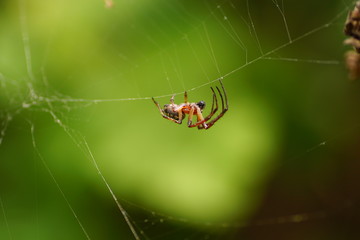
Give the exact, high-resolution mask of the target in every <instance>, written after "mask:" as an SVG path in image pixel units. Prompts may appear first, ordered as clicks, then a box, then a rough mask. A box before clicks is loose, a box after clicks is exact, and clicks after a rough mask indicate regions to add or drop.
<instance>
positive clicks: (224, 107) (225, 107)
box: [199, 79, 229, 129]
mask: <svg viewBox="0 0 360 240" xmlns="http://www.w3.org/2000/svg"><path fill="white" fill-rule="evenodd" d="M219 82H220V84H221V88H222V90H223V92H224V97H223V95H222V94H221V91H220V89H219V88H218V87H216V89H217V91H218V92H219V95H220V98H221V108H222V111H221V113H220V114H219V115H218V116H217V117H216V118H214V119H213V120H211V121H210V122H208V123H207V126H206V127H205V126H204V127H201V128H199V129H209V128H211V127H212V126H213V125H214V124H215V123H216V122H217V121H218V120H219V119H220V118H221V117H222V116H224V114H225V113H226V112H227V110H228V109H229V103H228V99H227V95H226V91H225V88H224V85H223V83H222V81H221V79H220V80H219ZM224 98H225V101H224Z"/></svg>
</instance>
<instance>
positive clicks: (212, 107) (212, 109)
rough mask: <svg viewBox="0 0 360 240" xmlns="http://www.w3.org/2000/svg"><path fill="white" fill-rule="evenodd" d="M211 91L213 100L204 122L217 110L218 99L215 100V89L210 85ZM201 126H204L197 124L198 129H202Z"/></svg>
mask: <svg viewBox="0 0 360 240" xmlns="http://www.w3.org/2000/svg"><path fill="white" fill-rule="evenodd" d="M211 91H212V92H213V102H212V106H211V111H210V114H209V115H207V116H206V117H205V119H204V122H206V121H208V120H210V118H212V116H214V114H215V113H216V112H217V110H218V100H217V97H216V94H215V91H214V89H213V88H212V87H211ZM214 103H215V109H214ZM203 128H204V125H199V126H198V129H199V130H200V129H203Z"/></svg>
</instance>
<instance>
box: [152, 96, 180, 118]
mask: <svg viewBox="0 0 360 240" xmlns="http://www.w3.org/2000/svg"><path fill="white" fill-rule="evenodd" d="M152 100H153V102H154V103H155V105H156V106H157V108H158V109H159V111H160V114H161V116H162V117H163V118H165V119H167V120H170V121H173V122H175V123H177V124H181V123H182V112H179V120H177V119H174V118H171V117H169V116H167V115H165V113H164V110H162V109H161V107H160V105H159V103H158V102H157V101H155V99H154V98H152ZM170 101H171V100H170Z"/></svg>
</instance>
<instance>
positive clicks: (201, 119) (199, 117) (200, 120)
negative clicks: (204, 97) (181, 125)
mask: <svg viewBox="0 0 360 240" xmlns="http://www.w3.org/2000/svg"><path fill="white" fill-rule="evenodd" d="M193 109H194V110H195V109H196V116H197V122H196V123H194V124H192V119H191V118H192V115H193V113H194V110H193ZM191 110H192V111H191ZM191 110H190V113H191V118H190V113H189V121H188V127H197V126H200V125H201V124H202V125H203V127H204V128H205V127H207V125H206V123H205V119H204V117H203V115H202V113H201V109H200V108H199V107H197V106H193V108H192V109H191Z"/></svg>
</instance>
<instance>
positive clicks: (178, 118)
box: [152, 79, 229, 129]
mask: <svg viewBox="0 0 360 240" xmlns="http://www.w3.org/2000/svg"><path fill="white" fill-rule="evenodd" d="M219 82H220V84H221V88H222V91H223V92H224V96H223V95H222V93H221V91H220V89H219V88H218V87H216V90H217V92H218V93H219V96H220V99H221V109H222V110H221V113H220V114H219V115H218V116H216V117H215V118H213V119H212V120H211V118H212V117H213V116H214V114H215V113H216V112H217V110H218V99H217V96H216V93H215V91H214V88H213V87H210V89H211V91H212V92H213V102H212V106H211V111H210V113H209V115H208V116H206V117H204V116H203V115H202V112H203V110H204V108H205V106H206V104H205V102H204V101H199V102H197V103H190V102H189V101H188V96H187V92H186V91H185V93H184V103H181V104H175V102H174V97H175V95H173V96H172V97H171V98H170V104H165V105H164V108H163V109H162V108H161V107H160V105H159V103H158V102H156V101H155V99H154V98H152V100H153V101H154V103H155V105H156V106H157V107H158V109H159V111H160V114H161V116H162V117H163V118H165V119H168V120H170V121H173V122H175V123H177V124H181V123H182V120H183V119H184V118H185V117H186V114H189V118H188V123H187V125H188V127H189V128H192V127H197V128H198V129H209V128H211V127H212V126H213V125H214V124H215V123H216V122H217V121H218V120H219V119H220V118H221V117H222V116H224V114H225V113H226V112H227V110H228V109H229V104H228V99H227V95H226V91H225V88H224V85H223V83H222V81H221V79H220V80H219ZM194 115H196V116H197V121H196V123H193V122H192V119H193V116H194Z"/></svg>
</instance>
